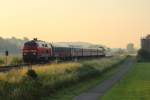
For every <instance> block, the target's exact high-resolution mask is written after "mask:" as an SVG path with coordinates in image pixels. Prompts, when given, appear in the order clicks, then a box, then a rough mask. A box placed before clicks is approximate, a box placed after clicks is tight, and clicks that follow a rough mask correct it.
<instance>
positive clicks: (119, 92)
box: [102, 63, 150, 100]
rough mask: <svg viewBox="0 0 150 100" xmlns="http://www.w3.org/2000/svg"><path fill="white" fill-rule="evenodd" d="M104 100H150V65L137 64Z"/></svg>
mask: <svg viewBox="0 0 150 100" xmlns="http://www.w3.org/2000/svg"><path fill="white" fill-rule="evenodd" d="M102 100H150V63H137V64H135V66H134V67H133V68H132V70H131V71H130V72H129V73H128V74H127V75H126V76H125V78H124V79H123V80H121V81H120V82H119V83H118V84H116V85H115V86H114V87H113V88H112V89H111V90H110V91H109V92H108V93H107V94H106V95H105V96H104V97H103V98H102Z"/></svg>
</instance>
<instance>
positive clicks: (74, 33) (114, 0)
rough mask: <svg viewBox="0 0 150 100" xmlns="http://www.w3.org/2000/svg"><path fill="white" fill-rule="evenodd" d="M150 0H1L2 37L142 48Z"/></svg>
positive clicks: (149, 29) (148, 28) (149, 17)
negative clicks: (132, 44)
mask: <svg viewBox="0 0 150 100" xmlns="http://www.w3.org/2000/svg"><path fill="white" fill-rule="evenodd" d="M149 5H150V0H0V36H1V37H4V38H10V37H12V36H14V37H17V38H23V37H28V38H29V39H32V38H34V37H37V38H38V39H41V40H45V41H48V42H61V41H63V42H74V41H82V42H90V43H96V44H103V45H106V46H108V47H111V48H125V47H126V45H127V44H128V43H134V44H135V47H137V48H139V47H140V38H141V37H143V36H145V35H146V34H148V33H150V6H149Z"/></svg>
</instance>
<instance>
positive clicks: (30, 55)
mask: <svg viewBox="0 0 150 100" xmlns="http://www.w3.org/2000/svg"><path fill="white" fill-rule="evenodd" d="M37 47H38V44H37V43H36V42H35V41H29V42H26V43H25V44H24V47H23V60H24V62H26V63H32V62H35V61H37V53H38V50H37Z"/></svg>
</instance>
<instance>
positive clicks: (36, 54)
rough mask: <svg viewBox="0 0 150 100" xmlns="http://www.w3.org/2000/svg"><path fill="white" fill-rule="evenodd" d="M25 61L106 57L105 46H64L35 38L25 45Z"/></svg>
mask: <svg viewBox="0 0 150 100" xmlns="http://www.w3.org/2000/svg"><path fill="white" fill-rule="evenodd" d="M22 53H23V54H22V55H23V60H24V62H38V61H50V60H53V59H63V60H66V59H78V58H87V57H105V48H104V47H102V46H101V47H98V48H81V47H64V46H56V45H54V44H51V43H48V42H45V41H41V40H37V39H33V40H31V41H28V42H26V43H25V44H24V46H23V52H22Z"/></svg>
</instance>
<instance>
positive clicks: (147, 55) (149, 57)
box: [137, 49, 150, 62]
mask: <svg viewBox="0 0 150 100" xmlns="http://www.w3.org/2000/svg"><path fill="white" fill-rule="evenodd" d="M137 60H138V61H139V62H149V61H150V52H149V51H147V50H144V49H140V50H139V51H138V56H137Z"/></svg>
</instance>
